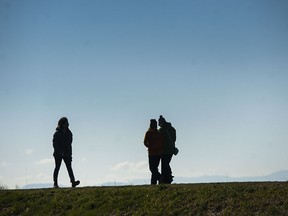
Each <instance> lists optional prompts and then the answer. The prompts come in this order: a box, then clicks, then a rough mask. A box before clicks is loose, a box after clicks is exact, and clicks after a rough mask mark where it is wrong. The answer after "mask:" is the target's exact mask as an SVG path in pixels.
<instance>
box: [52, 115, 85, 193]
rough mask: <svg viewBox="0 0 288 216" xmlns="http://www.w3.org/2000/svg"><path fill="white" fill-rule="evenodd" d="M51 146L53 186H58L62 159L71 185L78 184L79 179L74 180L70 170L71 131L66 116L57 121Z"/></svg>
mask: <svg viewBox="0 0 288 216" xmlns="http://www.w3.org/2000/svg"><path fill="white" fill-rule="evenodd" d="M53 147H54V154H53V156H54V159H55V169H54V173H53V180H54V188H58V187H59V186H58V173H59V169H60V166H61V162H62V159H63V160H64V162H65V164H66V167H67V171H68V174H69V177H70V181H71V184H72V187H76V186H77V185H79V184H80V181H79V180H77V181H75V178H74V174H73V170H72V166H71V163H72V133H71V131H70V130H69V123H68V119H67V118H66V117H63V118H61V119H60V120H59V121H58V127H57V128H56V132H55V134H54V136H53Z"/></svg>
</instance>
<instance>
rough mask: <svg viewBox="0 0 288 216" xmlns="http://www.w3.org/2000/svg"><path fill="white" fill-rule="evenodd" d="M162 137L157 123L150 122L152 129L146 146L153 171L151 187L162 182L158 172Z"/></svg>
mask: <svg viewBox="0 0 288 216" xmlns="http://www.w3.org/2000/svg"><path fill="white" fill-rule="evenodd" d="M162 142H163V140H162V135H161V133H160V132H159V131H158V130H157V121H156V120H155V119H151V120H150V128H149V129H148V131H147V132H146V134H145V138H144V145H145V146H146V147H147V148H148V158H149V169H150V171H151V185H155V184H157V181H160V179H161V174H160V173H159V171H158V166H159V163H160V159H161V155H162Z"/></svg>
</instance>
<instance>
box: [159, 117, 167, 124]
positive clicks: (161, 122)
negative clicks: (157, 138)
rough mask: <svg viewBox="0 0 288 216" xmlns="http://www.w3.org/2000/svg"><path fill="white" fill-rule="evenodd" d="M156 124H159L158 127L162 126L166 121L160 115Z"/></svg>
mask: <svg viewBox="0 0 288 216" xmlns="http://www.w3.org/2000/svg"><path fill="white" fill-rule="evenodd" d="M158 122H159V125H163V124H165V123H166V120H165V118H164V117H163V116H162V115H160V117H159V120H158Z"/></svg>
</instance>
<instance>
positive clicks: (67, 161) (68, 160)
mask: <svg viewBox="0 0 288 216" xmlns="http://www.w3.org/2000/svg"><path fill="white" fill-rule="evenodd" d="M64 162H65V164H66V168H67V171H68V174H69V177H70V181H71V183H72V182H74V181H75V178H74V173H73V170H72V158H71V157H65V158H64Z"/></svg>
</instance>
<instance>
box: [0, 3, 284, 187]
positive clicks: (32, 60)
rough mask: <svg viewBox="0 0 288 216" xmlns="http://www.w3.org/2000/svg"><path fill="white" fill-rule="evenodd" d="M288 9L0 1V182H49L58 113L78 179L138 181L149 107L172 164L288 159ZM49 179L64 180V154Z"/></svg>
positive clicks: (252, 164) (226, 166) (187, 172)
mask: <svg viewBox="0 0 288 216" xmlns="http://www.w3.org/2000/svg"><path fill="white" fill-rule="evenodd" d="M287 10H288V3H287V1H285V0H283V1H281V0H277V1H274V0H253V1H250V0H249V1H248V0H247V1H246V0H243V1H242V0H241V1H228V0H219V1H214V0H205V1H200V0H195V1H184V0H181V1H172V0H165V1H164V0H157V1H131V0H123V1H116V0H109V1H92V0H91V1H88V0H85V1H76V0H75V1H66V0H63V1H36V0H35V1H33V0H28V1H20V0H19V1H16V0H15V1H9V0H0V103H1V108H0V119H1V121H0V131H1V136H0V180H1V183H2V184H5V185H8V186H9V187H10V188H13V187H15V185H19V186H23V185H25V184H26V183H28V184H29V183H30V184H31V183H47V182H48V183H49V182H52V172H53V168H54V162H53V156H52V153H53V148H52V136H53V133H54V131H55V128H56V124H57V121H58V119H59V118H60V117H62V116H67V117H68V119H69V120H70V129H71V131H72V132H73V135H74V142H73V167H74V172H75V176H76V178H79V179H80V180H81V181H82V186H86V185H99V184H101V183H103V182H107V181H112V182H113V181H126V182H132V181H133V179H137V178H147V179H149V178H150V173H149V170H148V163H147V151H146V149H145V147H144V145H143V138H144V134H145V132H146V130H147V128H148V126H149V120H150V119H151V118H157V119H158V117H159V115H163V116H164V117H165V118H166V120H167V121H170V122H172V124H173V125H174V126H175V128H176V130H177V135H178V139H177V142H176V145H177V146H178V148H179V150H180V152H179V155H177V156H176V157H174V158H173V160H172V163H171V166H172V169H173V173H174V175H175V176H183V177H191V176H201V175H225V176H232V177H242V176H258V175H266V174H269V173H272V172H275V171H279V170H286V169H288V157H287V151H288V133H287V131H288V130H287V129H288V114H287V110H288V96H287V92H288V85H287V83H288V61H287V60H288V15H287ZM59 182H60V184H64V185H65V184H66V185H67V184H69V179H68V174H67V171H66V168H65V166H63V167H62V168H61V170H60V177H59ZM147 183H149V180H148V182H147Z"/></svg>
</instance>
